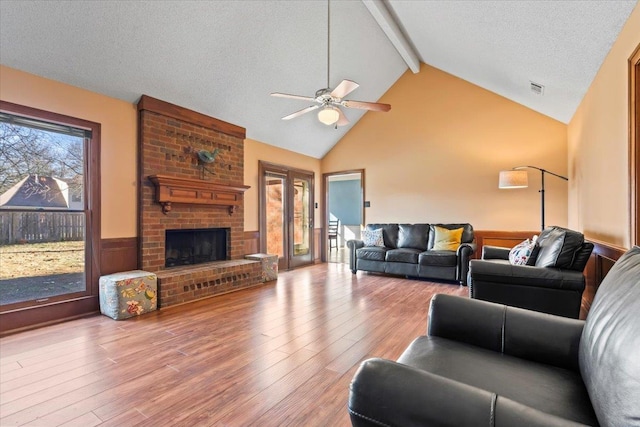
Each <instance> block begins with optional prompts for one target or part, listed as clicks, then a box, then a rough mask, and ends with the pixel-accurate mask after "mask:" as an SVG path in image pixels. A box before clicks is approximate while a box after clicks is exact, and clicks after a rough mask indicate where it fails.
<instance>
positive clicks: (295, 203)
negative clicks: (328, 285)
mask: <svg viewBox="0 0 640 427" xmlns="http://www.w3.org/2000/svg"><path fill="white" fill-rule="evenodd" d="M259 174H260V177H259V181H260V250H261V251H262V252H264V253H269V254H277V255H278V268H279V269H281V270H289V269H292V268H296V267H301V266H305V265H309V264H312V263H313V260H314V256H313V214H314V212H313V205H314V200H313V194H314V176H313V172H311V171H305V170H301V169H295V168H291V167H288V166H283V165H277V164H273V163H268V162H263V161H260V163H259Z"/></svg>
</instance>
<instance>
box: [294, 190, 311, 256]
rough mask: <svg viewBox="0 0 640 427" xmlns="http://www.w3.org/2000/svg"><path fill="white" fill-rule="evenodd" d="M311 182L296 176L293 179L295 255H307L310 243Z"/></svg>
mask: <svg viewBox="0 0 640 427" xmlns="http://www.w3.org/2000/svg"><path fill="white" fill-rule="evenodd" d="M309 213H310V206H309V182H308V181H307V180H304V179H299V178H296V179H294V181H293V255H294V256H299V255H307V254H309V253H310V251H311V248H310V245H309V240H310V234H309V223H310V221H309Z"/></svg>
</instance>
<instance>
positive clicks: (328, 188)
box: [323, 169, 364, 263]
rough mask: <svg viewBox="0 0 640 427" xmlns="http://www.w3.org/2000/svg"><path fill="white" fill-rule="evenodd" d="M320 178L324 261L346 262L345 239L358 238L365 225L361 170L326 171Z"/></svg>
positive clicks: (362, 171) (347, 256)
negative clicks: (321, 180) (323, 198)
mask: <svg viewBox="0 0 640 427" xmlns="http://www.w3.org/2000/svg"><path fill="white" fill-rule="evenodd" d="M323 178H324V180H323V185H324V191H323V192H324V195H325V207H326V209H325V214H324V230H325V233H324V245H323V248H324V250H323V254H324V260H326V261H327V262H336V263H348V262H349V251H348V250H347V247H346V242H347V241H348V240H351V239H360V230H361V229H362V225H363V224H364V209H363V207H364V169H358V170H350V171H342V172H331V173H326V174H324V175H323ZM336 225H337V233H334V231H333V230H334V229H335V227H336ZM334 234H335V236H334Z"/></svg>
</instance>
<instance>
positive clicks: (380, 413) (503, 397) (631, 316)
mask: <svg viewBox="0 0 640 427" xmlns="http://www.w3.org/2000/svg"><path fill="white" fill-rule="evenodd" d="M639 313H640V247H634V248H633V249H631V250H630V251H628V252H627V253H626V254H625V255H624V256H622V257H621V258H620V259H619V260H618V261H617V262H616V264H615V265H614V267H613V268H612V269H611V271H610V272H609V273H608V274H607V276H606V278H605V279H604V281H603V282H602V284H601V285H600V288H599V290H598V291H597V293H596V296H595V299H594V302H593V305H592V306H591V310H590V312H589V314H588V316H587V319H586V321H580V320H575V319H568V318H566V317H560V316H553V315H550V314H545V313H539V312H535V311H531V310H524V309H520V308H515V307H508V306H505V305H500V304H495V303H490V302H486V301H479V300H473V299H467V298H463V297H454V296H449V295H436V296H435V297H434V298H433V299H432V301H431V309H430V313H429V321H428V323H429V331H428V336H423V337H419V338H417V339H416V340H415V341H414V342H413V343H411V345H410V346H409V347H408V348H407V349H406V350H405V352H404V353H403V354H402V355H401V356H400V358H399V359H398V362H392V361H389V360H384V359H369V360H366V361H364V362H363V363H362V365H361V366H360V368H359V370H358V371H357V372H356V374H355V377H354V379H353V381H352V383H351V387H350V394H349V403H348V410H349V413H350V416H351V422H352V424H353V425H354V426H367V427H371V426H407V427H409V426H456V427H462V426H498V427H503V426H577V425H590V426H597V425H602V426H619V427H633V426H640V403H639V402H640V356H639V355H640V314H639Z"/></svg>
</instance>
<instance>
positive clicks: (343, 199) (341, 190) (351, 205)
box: [329, 179, 362, 226]
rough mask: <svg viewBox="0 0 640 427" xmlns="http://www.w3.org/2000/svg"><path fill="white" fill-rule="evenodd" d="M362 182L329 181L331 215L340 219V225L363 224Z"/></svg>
mask: <svg viewBox="0 0 640 427" xmlns="http://www.w3.org/2000/svg"><path fill="white" fill-rule="evenodd" d="M361 197H362V182H361V180H359V179H348V180H336V181H329V215H330V216H331V218H329V219H332V220H335V219H339V220H340V225H357V226H360V225H361V224H360V222H362V205H361V204H360V203H359V202H360V200H361Z"/></svg>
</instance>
